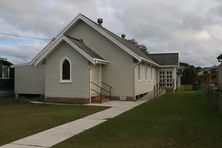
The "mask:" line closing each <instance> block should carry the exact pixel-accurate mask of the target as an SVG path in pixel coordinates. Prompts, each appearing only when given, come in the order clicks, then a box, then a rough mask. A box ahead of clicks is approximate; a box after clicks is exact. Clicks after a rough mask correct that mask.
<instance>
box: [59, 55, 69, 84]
mask: <svg viewBox="0 0 222 148" xmlns="http://www.w3.org/2000/svg"><path fill="white" fill-rule="evenodd" d="M60 81H61V82H71V62H70V60H69V59H68V58H63V59H62V61H61V64H60Z"/></svg>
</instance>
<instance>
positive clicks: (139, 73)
mask: <svg viewBox="0 0 222 148" xmlns="http://www.w3.org/2000/svg"><path fill="white" fill-rule="evenodd" d="M137 71H138V80H140V78H141V77H140V75H141V72H140V71H141V69H140V64H139V65H138V69H137Z"/></svg>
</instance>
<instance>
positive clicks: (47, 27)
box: [0, 0, 222, 67]
mask: <svg viewBox="0 0 222 148" xmlns="http://www.w3.org/2000/svg"><path fill="white" fill-rule="evenodd" d="M78 13H82V14H84V15H86V16H87V17H89V18H90V19H92V20H94V21H96V20H97V18H103V26H104V27H105V28H107V29H109V30H111V31H112V32H114V33H116V34H117V35H120V34H123V33H124V34H126V38H129V39H130V38H134V39H136V40H137V41H138V42H139V43H140V44H144V45H145V46H146V47H147V48H148V50H149V52H150V53H156V52H157V53H159V52H179V54H180V61H181V62H186V63H189V64H193V65H195V66H202V67H206V66H213V65H218V64H219V63H218V61H217V59H216V57H217V56H218V55H220V54H221V53H222V1H221V0H170V1H166V0H1V1H0V57H4V58H7V59H8V60H9V61H12V62H14V63H17V64H19V63H26V62H29V61H30V60H31V59H32V58H33V57H34V56H35V55H36V54H37V53H38V52H40V51H41V50H42V49H43V47H44V46H46V45H47V43H48V42H49V41H50V40H34V39H27V38H26V39H25V38H16V37H13V36H8V35H3V34H1V33H9V34H17V35H21V36H29V37H38V38H44V39H51V38H54V37H55V36H56V35H57V34H58V33H59V32H60V31H61V30H62V29H63V28H64V27H65V26H66V25H67V24H68V23H69V22H70V21H71V20H73V19H74V18H75V17H76V16H77V15H78Z"/></svg>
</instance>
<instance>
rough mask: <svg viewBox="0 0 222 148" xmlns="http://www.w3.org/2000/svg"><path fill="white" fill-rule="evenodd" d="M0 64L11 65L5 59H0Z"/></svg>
mask: <svg viewBox="0 0 222 148" xmlns="http://www.w3.org/2000/svg"><path fill="white" fill-rule="evenodd" d="M0 63H2V64H3V65H6V66H11V65H12V63H11V62H9V61H8V60H7V59H6V58H0Z"/></svg>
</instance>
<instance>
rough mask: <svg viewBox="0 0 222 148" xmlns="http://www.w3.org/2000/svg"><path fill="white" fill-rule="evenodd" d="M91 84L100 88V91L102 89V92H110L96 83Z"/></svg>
mask: <svg viewBox="0 0 222 148" xmlns="http://www.w3.org/2000/svg"><path fill="white" fill-rule="evenodd" d="M91 83H92V84H94V85H96V86H97V87H99V88H100V89H102V90H104V91H106V92H109V90H107V89H105V88H103V87H101V86H99V85H98V84H96V83H94V82H91Z"/></svg>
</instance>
